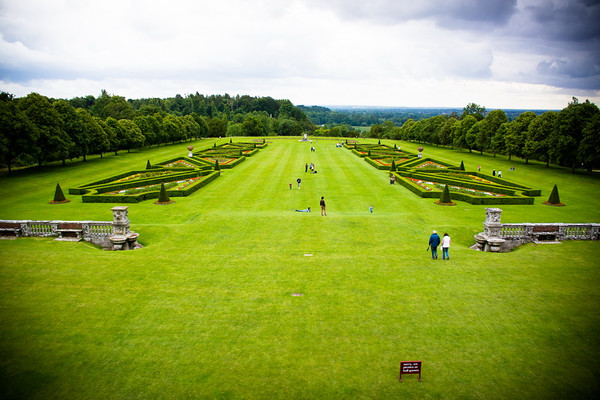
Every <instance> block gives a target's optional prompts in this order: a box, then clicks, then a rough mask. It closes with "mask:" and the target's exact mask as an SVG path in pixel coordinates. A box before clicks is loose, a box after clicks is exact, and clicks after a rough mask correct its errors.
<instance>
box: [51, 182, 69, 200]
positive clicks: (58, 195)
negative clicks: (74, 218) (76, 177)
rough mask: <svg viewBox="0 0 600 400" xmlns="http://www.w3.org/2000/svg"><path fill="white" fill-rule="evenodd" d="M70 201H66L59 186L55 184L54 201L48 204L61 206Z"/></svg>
mask: <svg viewBox="0 0 600 400" xmlns="http://www.w3.org/2000/svg"><path fill="white" fill-rule="evenodd" d="M70 201H71V200H69V199H67V198H66V197H65V194H64V193H63V191H62V188H61V187H60V184H58V183H57V184H56V189H55V190H54V200H52V201H51V202H50V204H63V203H68V202H70Z"/></svg>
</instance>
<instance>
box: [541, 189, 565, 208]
mask: <svg viewBox="0 0 600 400" xmlns="http://www.w3.org/2000/svg"><path fill="white" fill-rule="evenodd" d="M543 204H546V205H548V206H557V207H563V206H564V205H565V204H564V203H561V202H560V196H559V195H558V187H557V186H556V185H554V187H553V188H552V192H551V193H550V197H548V201H544V203H543Z"/></svg>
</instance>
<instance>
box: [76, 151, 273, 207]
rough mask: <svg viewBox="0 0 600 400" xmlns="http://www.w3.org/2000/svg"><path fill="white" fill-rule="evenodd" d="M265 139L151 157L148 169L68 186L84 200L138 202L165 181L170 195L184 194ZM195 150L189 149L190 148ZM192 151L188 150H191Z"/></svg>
mask: <svg viewBox="0 0 600 400" xmlns="http://www.w3.org/2000/svg"><path fill="white" fill-rule="evenodd" d="M266 145H267V144H266V142H265V140H260V141H257V142H239V143H233V141H231V140H230V142H229V143H226V144H221V145H218V146H217V144H216V143H215V144H214V145H213V147H210V148H208V149H204V150H201V151H197V152H194V153H192V154H193V156H192V157H177V158H173V159H169V160H166V161H161V162H158V163H156V164H151V163H150V160H148V162H147V164H146V169H144V170H132V171H127V172H124V173H121V174H118V175H113V176H110V177H107V178H105V179H102V180H99V181H95V182H91V183H86V184H84V185H81V186H77V187H73V188H70V189H69V194H74V195H81V196H82V197H81V198H82V201H83V202H84V203H138V202H140V201H144V200H149V199H157V198H158V197H159V195H160V190H161V185H163V184H164V186H165V189H166V191H167V195H168V196H169V197H184V196H189V195H190V194H192V193H194V192H196V191H197V190H198V189H200V188H202V187H204V186H206V185H207V184H209V183H210V182H212V181H213V180H215V179H216V178H218V177H219V176H220V175H221V169H229V168H233V167H235V166H236V165H238V164H240V163H241V162H243V161H244V160H245V159H246V158H247V157H251V156H252V155H254V154H256V153H257V152H258V151H259V149H262V148H265V147H266ZM191 151H192V150H190V152H191ZM188 155H189V154H188Z"/></svg>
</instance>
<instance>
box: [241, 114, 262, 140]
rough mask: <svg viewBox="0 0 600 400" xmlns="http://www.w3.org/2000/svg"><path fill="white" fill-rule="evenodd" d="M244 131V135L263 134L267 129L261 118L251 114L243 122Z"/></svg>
mask: <svg viewBox="0 0 600 400" xmlns="http://www.w3.org/2000/svg"><path fill="white" fill-rule="evenodd" d="M242 133H243V134H244V136H263V135H265V133H266V129H265V127H264V125H263V123H262V121H261V120H260V119H259V118H257V117H256V116H254V115H252V114H249V115H248V116H247V117H246V119H245V120H244V122H243V123H242Z"/></svg>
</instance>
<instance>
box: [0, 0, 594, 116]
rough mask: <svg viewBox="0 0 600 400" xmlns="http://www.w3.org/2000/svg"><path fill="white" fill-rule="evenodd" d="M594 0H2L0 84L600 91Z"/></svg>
mask: <svg viewBox="0 0 600 400" xmlns="http://www.w3.org/2000/svg"><path fill="white" fill-rule="evenodd" d="M599 21H600V2H599V1H598V0H451V1H443V0H406V1H405V0H212V1H205V0H0V90H2V91H6V92H9V93H12V94H14V95H16V96H17V97H21V96H25V95H27V94H28V93H31V92H38V93H40V94H43V95H46V96H49V97H56V98H72V97H78V96H86V95H90V94H91V95H94V96H96V97H97V96H98V95H99V94H100V91H101V90H102V89H106V90H107V91H108V93H110V94H117V95H121V96H124V97H126V98H130V99H135V98H144V97H161V98H165V97H173V96H175V95H176V94H181V95H186V94H189V93H195V92H198V93H201V94H206V95H210V94H225V93H228V94H230V95H232V96H234V95H236V94H240V95H243V94H248V95H251V96H271V97H273V98H276V99H284V98H287V99H290V100H291V101H292V102H293V103H294V104H296V105H298V104H304V105H373V106H407V107H463V106H465V105H466V104H468V103H470V102H475V103H478V104H480V105H483V106H485V107H487V108H503V109H509V108H527V109H562V108H564V107H565V106H566V105H567V103H568V102H569V101H570V100H571V97H572V96H575V97H578V98H579V99H580V100H585V99H590V100H591V101H592V102H594V103H596V104H599V105H600V22H599Z"/></svg>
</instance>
